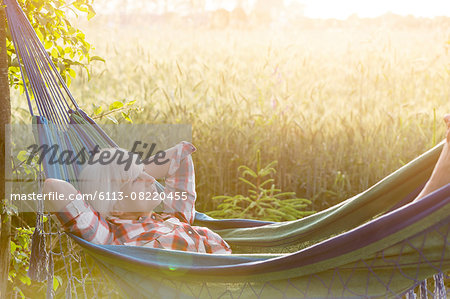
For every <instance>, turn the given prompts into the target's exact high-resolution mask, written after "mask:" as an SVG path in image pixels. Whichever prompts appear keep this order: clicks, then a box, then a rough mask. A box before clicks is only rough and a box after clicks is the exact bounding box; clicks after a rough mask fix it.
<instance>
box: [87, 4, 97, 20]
mask: <svg viewBox="0 0 450 299" xmlns="http://www.w3.org/2000/svg"><path fill="white" fill-rule="evenodd" d="M86 5H87V7H88V9H89V10H88V15H87V19H88V20H90V19H92V18H93V17H94V16H95V15H96V13H95V10H94V8H93V7H92V5H90V4H86Z"/></svg>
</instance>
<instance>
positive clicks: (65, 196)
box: [42, 179, 78, 212]
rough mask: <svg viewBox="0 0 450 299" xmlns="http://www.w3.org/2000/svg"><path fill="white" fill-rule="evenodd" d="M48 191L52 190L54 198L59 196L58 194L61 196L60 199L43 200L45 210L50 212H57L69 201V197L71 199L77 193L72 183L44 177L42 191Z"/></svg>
mask: <svg viewBox="0 0 450 299" xmlns="http://www.w3.org/2000/svg"><path fill="white" fill-rule="evenodd" d="M50 192H54V194H55V195H56V196H55V197H54V198H59V197H58V196H61V197H62V200H45V201H44V204H45V206H46V209H47V211H50V212H58V211H61V210H62V209H64V208H65V207H66V206H67V205H68V204H69V203H70V202H71V200H70V199H69V198H70V197H72V199H75V196H76V195H77V193H78V192H77V189H75V187H74V186H73V185H72V184H70V183H68V182H66V181H63V180H59V179H46V180H45V182H44V187H43V190H42V193H43V194H50ZM59 194H62V195H59ZM72 194H73V195H72ZM71 195H72V196H71Z"/></svg>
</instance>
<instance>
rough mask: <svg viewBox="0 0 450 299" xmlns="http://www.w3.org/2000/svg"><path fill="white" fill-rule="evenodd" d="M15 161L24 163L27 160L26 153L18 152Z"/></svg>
mask: <svg viewBox="0 0 450 299" xmlns="http://www.w3.org/2000/svg"><path fill="white" fill-rule="evenodd" d="M17 159H18V160H19V161H20V162H24V161H26V160H27V159H28V153H27V152H26V151H20V152H19V153H18V154H17Z"/></svg>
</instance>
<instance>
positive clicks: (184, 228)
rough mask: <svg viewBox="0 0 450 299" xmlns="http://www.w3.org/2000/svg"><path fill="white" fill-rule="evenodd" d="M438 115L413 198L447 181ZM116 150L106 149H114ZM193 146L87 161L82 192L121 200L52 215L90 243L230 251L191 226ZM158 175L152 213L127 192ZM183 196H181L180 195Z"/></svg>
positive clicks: (449, 163)
mask: <svg viewBox="0 0 450 299" xmlns="http://www.w3.org/2000/svg"><path fill="white" fill-rule="evenodd" d="M444 120H445V122H446V124H447V135H446V137H447V142H446V144H445V145H444V148H443V150H442V153H441V155H440V157H439V160H438V162H437V164H436V166H435V168H434V170H433V173H432V175H431V177H430V179H429V181H428V182H427V184H426V185H425V187H424V188H423V190H422V191H421V193H420V194H419V195H418V196H417V198H416V199H415V200H419V199H420V198H422V197H424V196H426V195H427V194H429V193H431V192H433V191H435V190H437V189H439V188H441V187H443V186H445V185H447V184H449V183H450V151H449V146H450V114H449V115H447V116H446V117H445V118H444ZM117 150H118V149H109V150H108V151H111V152H112V153H114V152H115V151H117ZM119 151H120V150H119ZM122 151H123V150H122ZM194 151H195V147H194V146H193V145H192V144H190V143H188V142H181V143H180V144H178V145H176V146H175V147H173V148H170V149H169V150H167V151H166V156H167V157H168V158H169V159H170V163H165V164H162V165H156V164H154V163H151V164H145V166H144V164H139V165H138V164H133V167H131V168H130V169H129V170H125V169H124V166H123V164H122V166H120V165H118V164H117V163H109V164H108V165H98V164H93V165H88V166H87V167H86V168H84V169H83V171H82V173H81V176H80V180H81V181H82V183H81V185H80V186H81V187H80V188H81V191H82V192H83V193H86V194H94V193H95V192H96V191H98V192H100V191H106V192H107V191H109V192H118V191H120V192H122V195H123V198H124V199H123V200H121V201H105V200H103V201H102V200H96V201H95V200H94V201H92V202H91V205H88V204H87V203H86V202H84V201H83V200H74V201H71V202H70V203H68V202H67V201H51V202H50V203H51V204H52V205H53V210H58V211H60V212H58V213H56V215H57V217H58V219H59V220H60V222H61V223H62V225H63V227H64V228H65V229H66V230H67V231H69V232H71V233H73V234H75V235H78V236H80V237H82V238H84V239H85V240H88V241H90V242H93V243H97V244H117V245H120V244H124V245H137V246H146V247H152V248H165V249H174V250H185V251H194V252H206V253H231V249H230V247H229V246H228V244H227V243H226V242H225V241H224V240H223V239H222V238H221V237H220V236H219V235H217V234H216V233H214V232H212V231H211V230H209V229H208V228H204V227H196V226H192V224H193V221H194V214H195V208H194V204H195V199H196V193H195V174H194V165H193V163H192V157H191V153H192V152H194ZM124 153H126V154H127V155H128V154H129V153H127V152H124ZM97 155H100V153H98V154H97ZM163 177H165V178H166V180H165V182H166V187H165V191H164V193H165V199H164V201H163V203H164V212H163V213H154V212H153V210H154V208H155V207H156V206H157V205H158V204H159V203H160V199H158V200H132V198H134V196H133V193H134V195H136V194H138V193H139V192H149V191H150V192H156V188H155V184H154V182H155V178H156V179H158V178H163ZM49 192H57V193H62V194H64V196H65V197H66V198H69V196H70V195H72V196H73V195H76V194H77V193H78V192H77V190H76V189H75V188H74V187H73V186H72V185H71V184H70V183H67V182H65V181H61V180H57V179H47V180H46V181H45V183H44V193H49ZM169 194H172V196H170V195H169ZM177 194H178V195H177ZM177 197H179V198H180V199H181V200H180V199H176V198H177ZM183 197H185V200H182V198H183ZM91 206H92V207H91Z"/></svg>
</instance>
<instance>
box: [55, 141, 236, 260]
mask: <svg viewBox="0 0 450 299" xmlns="http://www.w3.org/2000/svg"><path fill="white" fill-rule="evenodd" d="M177 147H178V151H177V155H176V157H175V158H173V159H172V161H171V162H170V163H171V165H170V167H169V173H168V176H167V178H166V186H165V191H164V192H165V193H166V194H168V193H170V192H186V194H187V200H170V199H168V196H166V197H165V198H166V199H165V200H164V201H163V203H164V212H162V213H152V214H151V215H150V216H149V217H140V218H139V219H138V220H128V219H120V218H116V217H112V218H108V219H104V218H103V217H102V216H101V215H100V214H99V213H98V212H97V211H95V210H94V209H93V208H92V207H91V206H90V205H89V204H88V203H86V202H85V201H83V200H73V201H72V202H70V203H69V204H68V205H67V206H65V207H64V209H62V210H61V211H60V212H58V213H56V216H57V218H58V219H59V221H60V222H61V223H62V225H63V227H64V229H65V230H67V231H68V232H70V233H73V234H75V235H77V236H79V237H81V238H83V239H85V240H87V241H90V242H92V243H96V244H110V245H111V244H112V245H135V246H145V247H151V248H164V249H172V250H183V251H194V252H202V253H216V254H227V253H231V249H230V246H229V245H228V244H227V243H226V242H225V241H224V240H223V239H222V238H221V237H220V236H219V235H218V234H216V233H214V232H213V231H211V230H210V229H208V228H206V227H198V226H192V223H193V221H194V215H195V208H194V204H195V199H196V193H195V174H194V164H193V162H192V157H191V155H190V154H191V153H192V152H194V151H195V150H196V149H195V147H194V146H193V145H192V144H191V143H189V142H185V141H183V142H181V143H179V144H178V145H177Z"/></svg>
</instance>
